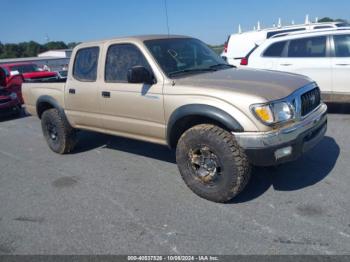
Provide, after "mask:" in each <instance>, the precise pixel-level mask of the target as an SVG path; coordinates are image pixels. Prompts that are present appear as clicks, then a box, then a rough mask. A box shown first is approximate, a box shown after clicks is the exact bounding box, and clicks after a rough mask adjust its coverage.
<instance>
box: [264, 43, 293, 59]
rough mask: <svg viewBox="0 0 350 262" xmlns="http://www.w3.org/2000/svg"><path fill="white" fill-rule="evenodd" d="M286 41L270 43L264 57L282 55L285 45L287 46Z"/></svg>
mask: <svg viewBox="0 0 350 262" xmlns="http://www.w3.org/2000/svg"><path fill="white" fill-rule="evenodd" d="M286 43H287V42H286V41H283V42H277V43H274V44H272V45H270V46H269V47H268V48H267V49H266V50H265V52H264V54H263V56H264V57H281V56H282V52H283V50H284V47H285V46H286Z"/></svg>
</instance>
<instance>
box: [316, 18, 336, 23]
mask: <svg viewBox="0 0 350 262" xmlns="http://www.w3.org/2000/svg"><path fill="white" fill-rule="evenodd" d="M318 22H320V23H328V22H334V20H333V19H332V18H330V17H323V18H321V19H320V20H318Z"/></svg>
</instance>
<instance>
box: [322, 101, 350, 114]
mask: <svg viewBox="0 0 350 262" xmlns="http://www.w3.org/2000/svg"><path fill="white" fill-rule="evenodd" d="M327 106H328V113H330V114H350V103H327Z"/></svg>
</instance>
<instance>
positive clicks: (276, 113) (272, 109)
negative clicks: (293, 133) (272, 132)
mask: <svg viewBox="0 0 350 262" xmlns="http://www.w3.org/2000/svg"><path fill="white" fill-rule="evenodd" d="M251 109H252V111H253V113H254V115H255V116H256V117H257V118H258V119H259V120H260V121H261V122H263V123H264V124H267V125H271V124H277V123H281V122H287V121H289V120H291V119H293V118H294V116H295V110H294V106H293V105H292V104H290V103H288V102H276V103H270V104H258V105H252V106H251Z"/></svg>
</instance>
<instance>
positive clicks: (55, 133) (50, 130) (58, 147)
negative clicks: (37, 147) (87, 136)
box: [41, 109, 77, 154]
mask: <svg viewBox="0 0 350 262" xmlns="http://www.w3.org/2000/svg"><path fill="white" fill-rule="evenodd" d="M41 127H42V130H43V134H44V137H45V139H46V142H47V144H48V146H49V147H50V149H51V150H52V151H54V152H55V153H58V154H66V153H69V152H72V151H73V149H74V147H75V145H76V142H77V139H76V132H75V130H74V128H72V127H71V125H70V124H69V123H68V121H67V120H66V119H65V117H64V116H62V115H61V114H60V112H59V111H58V110H57V109H49V110H46V111H45V112H44V113H43V114H42V116H41Z"/></svg>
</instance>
